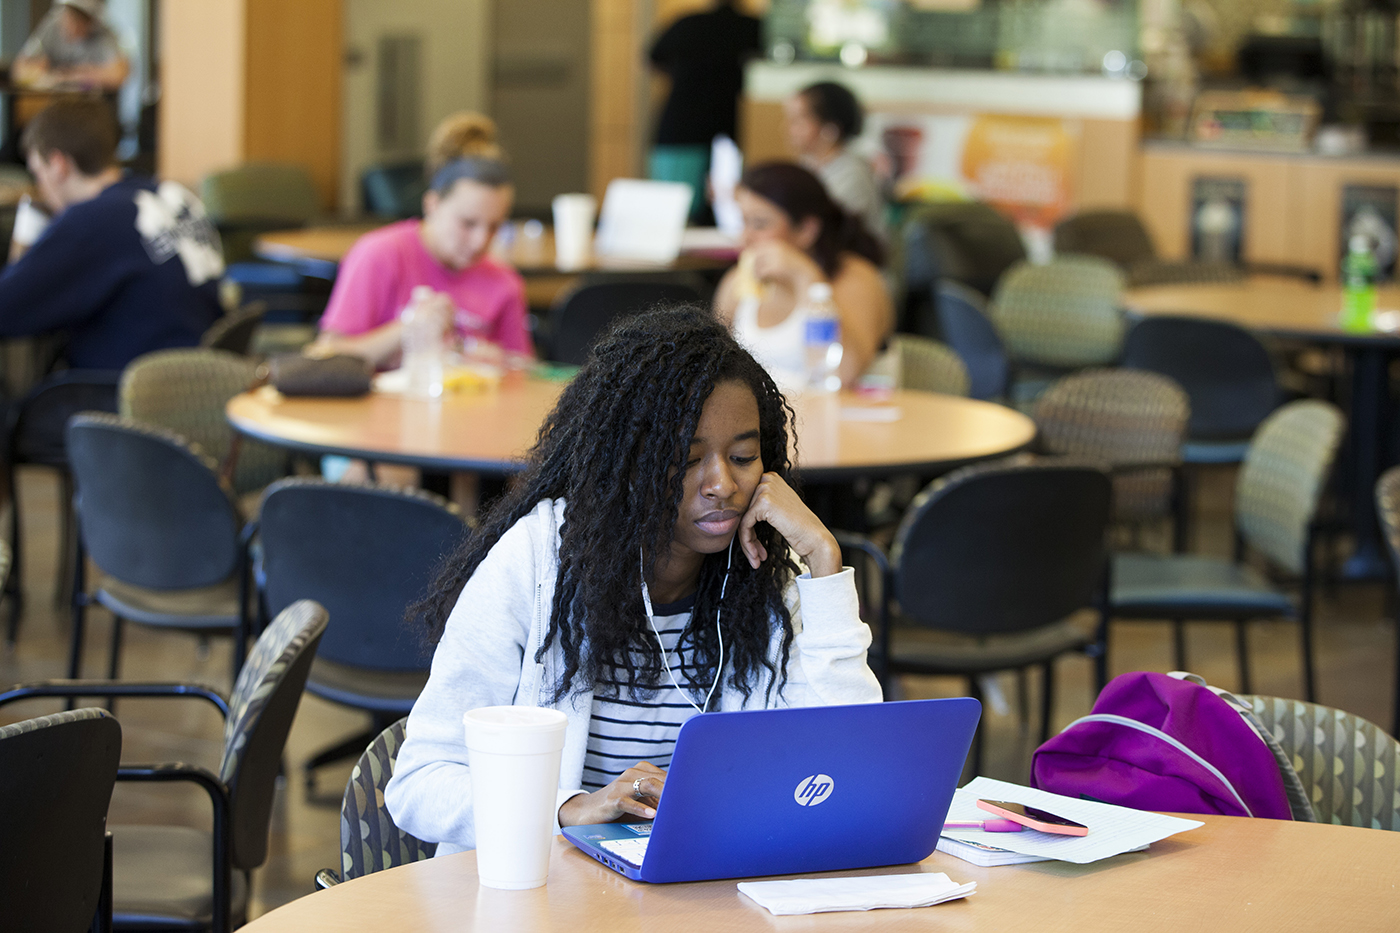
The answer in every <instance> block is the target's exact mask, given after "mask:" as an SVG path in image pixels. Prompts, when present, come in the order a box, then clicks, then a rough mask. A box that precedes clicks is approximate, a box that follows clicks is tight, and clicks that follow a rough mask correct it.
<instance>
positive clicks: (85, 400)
mask: <svg viewBox="0 0 1400 933" xmlns="http://www.w3.org/2000/svg"><path fill="white" fill-rule="evenodd" d="M120 378H121V372H120V371H119V370H93V369H65V370H62V371H60V372H57V373H54V374H53V375H51V376H49V377H48V378H47V379H45V380H44V381H43V382H41V383H40V384H39V385H37V386H35V387H34V388H33V389H32V390H31V391H30V392H29V394H28V395H26V396H25V397H24V398H23V399H22V400H21V401H20V402H19V403H18V404H17V405H14V406H13V407H11V408H10V410H9V416H8V424H7V426H6V431H5V464H6V469H5V486H6V490H5V492H6V495H7V496H8V497H9V501H10V523H9V532H8V533H9V547H10V555H11V564H10V574H9V577H7V578H6V580H5V588H4V594H5V595H6V596H8V597H9V598H10V606H9V617H8V619H7V623H6V628H5V640H6V643H7V644H8V645H10V646H14V644H15V643H16V641H17V640H18V638H19V623H20V616H21V615H22V614H23V611H24V589H23V578H24V572H23V571H24V566H23V558H24V546H23V542H22V541H21V540H20V539H21V536H22V534H23V530H24V522H23V518H22V516H21V509H20V497H19V490H18V486H17V479H18V477H17V472H18V471H17V468H18V467H20V466H40V467H45V468H47V469H51V470H53V471H54V472H55V473H57V474H58V487H59V507H58V521H59V571H58V573H57V574H56V575H55V578H56V579H57V580H58V581H59V588H58V595H59V598H60V600H62V596H63V595H64V594H65V590H64V589H63V587H64V581H67V580H68V579H69V578H70V577H71V575H72V570H73V563H72V562H73V553H74V551H75V544H76V541H75V538H74V535H73V523H72V511H73V506H72V503H73V476H72V472H71V471H70V469H69V464H68V447H67V443H66V441H65V440H64V426H65V425H67V423H68V419H69V418H71V417H72V416H73V415H75V414H77V413H78V412H82V411H105V412H115V411H116V410H117V382H118V380H119V379H120Z"/></svg>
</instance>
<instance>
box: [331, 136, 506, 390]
mask: <svg viewBox="0 0 1400 933" xmlns="http://www.w3.org/2000/svg"><path fill="white" fill-rule="evenodd" d="M427 164H428V166H429V167H430V168H431V169H433V173H432V178H431V181H430V184H429V188H428V191H427V193H426V194H424V195H423V219H422V220H416V219H415V220H402V221H399V222H398V223H393V224H389V225H388V226H387V227H382V228H380V229H378V230H374V231H372V232H370V233H367V234H365V235H364V236H363V237H361V238H360V239H359V240H358V241H357V242H356V243H355V245H354V246H353V247H351V249H350V252H349V253H347V254H346V256H345V259H344V261H343V262H341V264H340V272H339V274H338V275H337V276H336V280H335V288H334V289H333V290H332V291H331V297H330V301H329V303H328V304H327V305H326V311H325V314H324V315H322V317H321V335H320V337H318V338H317V341H316V343H315V345H314V347H313V350H312V352H313V353H349V354H353V355H355V356H361V357H364V358H365V359H367V360H369V361H370V362H371V363H373V364H374V365H375V366H376V367H378V368H380V369H385V368H390V367H392V366H394V365H396V364H397V361H398V358H399V349H400V342H401V339H402V329H403V328H402V325H401V323H400V321H399V318H400V315H402V314H403V311H404V309H405V308H406V307H408V304H409V301H410V300H411V298H412V296H413V292H414V289H415V288H417V287H418V286H427V287H428V288H430V289H432V291H433V293H434V294H433V295H432V298H431V299H430V302H429V307H430V309H431V313H435V314H437V315H438V316H439V317H440V318H441V322H442V326H443V329H444V331H446V332H453V333H455V334H457V335H459V336H461V337H463V338H469V339H476V340H483V341H487V342H489V343H491V344H495V345H497V346H499V347H500V348H501V349H503V350H504V351H505V352H506V353H508V354H515V355H518V356H523V357H528V356H531V355H532V354H533V346H532V344H531V342H530V334H529V332H528V330H527V328H526V322H525V316H526V307H525V283H524V281H523V280H522V279H521V278H520V276H519V274H517V273H516V272H515V270H513V269H511V268H509V267H508V266H506V265H503V264H502V263H500V262H497V261H496V260H495V259H493V258H491V257H490V256H488V255H487V249H488V248H489V247H490V245H491V240H492V238H493V237H495V235H496V230H497V229H498V228H499V227H500V226H501V224H502V223H504V222H505V220H506V218H507V217H509V216H510V208H511V202H512V200H513V198H514V196H515V189H514V188H513V187H512V185H511V179H510V171H509V169H508V168H507V167H506V164H505V161H504V157H503V155H502V153H501V150H500V149H499V147H497V146H496V144H495V124H493V123H492V122H491V121H490V120H488V119H486V118H485V117H480V116H478V115H475V114H457V115H455V116H453V117H449V118H448V120H447V121H445V122H444V124H443V125H441V126H439V127H438V129H437V130H435V131H434V133H433V140H432V145H431V146H430V151H429V153H428V160H427Z"/></svg>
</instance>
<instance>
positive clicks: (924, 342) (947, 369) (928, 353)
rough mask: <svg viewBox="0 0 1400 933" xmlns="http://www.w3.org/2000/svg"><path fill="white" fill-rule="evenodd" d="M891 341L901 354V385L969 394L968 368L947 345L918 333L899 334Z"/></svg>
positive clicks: (927, 390) (904, 387) (952, 393)
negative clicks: (920, 335)
mask: <svg viewBox="0 0 1400 933" xmlns="http://www.w3.org/2000/svg"><path fill="white" fill-rule="evenodd" d="M890 344H891V346H893V347H894V348H895V349H896V350H897V351H898V353H899V386H900V388H902V389H919V390H921V391H924V392H941V393H943V394H944V395H962V396H966V395H967V393H968V388H969V386H970V384H971V383H970V380H969V379H968V375H967V367H966V366H964V365H963V361H962V359H961V358H959V357H958V355H957V354H956V353H954V352H953V351H952V349H950V348H949V347H948V346H946V345H945V344H941V343H939V342H938V341H937V340H930V339H929V338H927V337H919V336H917V335H915V334H895V335H894V336H893V337H891V338H890Z"/></svg>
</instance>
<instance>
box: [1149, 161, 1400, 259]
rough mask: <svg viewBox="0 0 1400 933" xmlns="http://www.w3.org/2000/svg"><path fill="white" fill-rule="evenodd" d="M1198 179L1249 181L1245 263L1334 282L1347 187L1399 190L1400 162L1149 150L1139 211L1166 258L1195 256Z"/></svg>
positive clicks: (1246, 207) (1246, 195)
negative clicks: (1310, 272) (1286, 266)
mask: <svg viewBox="0 0 1400 933" xmlns="http://www.w3.org/2000/svg"><path fill="white" fill-rule="evenodd" d="M1201 176H1210V177H1222V178H1243V179H1244V180H1245V181H1246V183H1247V185H1248V189H1247V191H1246V194H1245V200H1246V205H1245V210H1246V212H1247V215H1248V216H1247V220H1246V227H1245V244H1244V245H1245V258H1246V259H1249V260H1251V261H1254V262H1282V263H1292V264H1295V265H1301V266H1307V267H1310V268H1314V269H1317V270H1319V271H1321V272H1322V273H1323V274H1324V275H1325V276H1327V277H1328V278H1329V279H1335V277H1336V275H1337V257H1338V255H1339V253H1340V250H1341V244H1340V235H1341V234H1340V227H1341V201H1342V188H1343V186H1345V185H1348V184H1357V185H1392V186H1396V187H1400V160H1393V159H1383V158H1369V159H1329V158H1323V157H1319V156H1313V155H1308V154H1300V155H1273V154H1269V153H1237V152H1211V151H1209V150H1200V149H1190V148H1188V147H1185V146H1173V147H1160V148H1149V149H1148V150H1146V151H1145V152H1144V153H1143V155H1142V185H1141V190H1140V194H1139V196H1138V198H1137V199H1136V200H1137V210H1138V213H1139V214H1141V215H1142V218H1143V220H1144V221H1145V222H1146V223H1147V225H1148V229H1149V230H1150V231H1151V232H1152V235H1153V239H1154V240H1155V241H1156V243H1157V249H1158V250H1159V251H1160V252H1161V253H1162V255H1163V256H1165V257H1168V258H1173V259H1176V258H1182V257H1184V256H1186V255H1187V254H1188V253H1189V252H1190V230H1191V218H1190V211H1191V198H1192V190H1191V189H1192V184H1193V182H1194V180H1195V179H1196V178H1198V177H1201Z"/></svg>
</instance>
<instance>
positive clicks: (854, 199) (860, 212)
mask: <svg viewBox="0 0 1400 933" xmlns="http://www.w3.org/2000/svg"><path fill="white" fill-rule="evenodd" d="M783 113H784V115H785V116H786V117H787V134H788V145H790V146H791V147H792V149H793V151H794V152H795V153H797V158H798V160H799V161H800V162H801V163H802V164H803V165H805V166H806V167H807V168H809V169H811V170H812V171H813V172H814V173H816V176H817V177H818V178H820V179H821V180H822V184H824V185H826V190H827V193H828V194H830V195H831V199H832V200H833V201H835V202H836V203H837V204H839V205H841V206H842V207H843V208H845V209H846V210H847V211H848V212H850V213H852V214H855V215H857V216H858V217H860V218H861V219H862V220H864V221H865V226H866V228H867V229H868V230H869V231H870V232H871V233H873V234H874V235H875V236H876V238H878V239H879V240H880V242H881V243H884V242H886V241H887V239H888V228H887V226H886V223H885V198H884V195H883V194H881V193H880V185H879V183H878V182H877V181H876V180H875V173H874V172H873V171H872V170H871V168H870V163H869V162H866V161H865V160H864V159H862V158H861V157H860V156H859V155H857V154H856V153H854V152H852V151H851V149H850V147H849V143H850V141H851V140H853V139H855V138H856V137H857V136H859V135H860V131H861V127H862V126H863V124H864V123H865V113H864V111H863V110H862V109H861V106H860V101H858V100H856V96H855V95H854V94H852V93H851V92H850V91H849V90H847V89H846V88H845V87H843V86H842V85H840V84H835V83H833V82H831V81H822V82H820V83H818V84H812V85H809V86H807V87H805V88H803V89H802V90H800V91H798V92H797V93H796V94H794V95H792V96H791V97H789V98H788V99H787V100H786V101H784V102H783Z"/></svg>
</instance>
